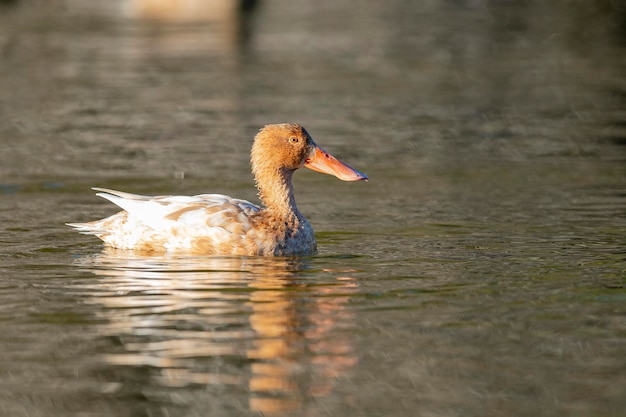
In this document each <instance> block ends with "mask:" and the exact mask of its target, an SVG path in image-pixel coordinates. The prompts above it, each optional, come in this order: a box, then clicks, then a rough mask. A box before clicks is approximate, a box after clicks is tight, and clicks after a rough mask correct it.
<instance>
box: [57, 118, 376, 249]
mask: <svg viewBox="0 0 626 417" xmlns="http://www.w3.org/2000/svg"><path fill="white" fill-rule="evenodd" d="M250 162H251V166H252V174H253V175H254V180H255V184H256V187H257V190H258V197H259V200H260V201H261V203H262V204H261V205H257V204H254V203H251V202H250V201H246V200H241V199H237V198H233V197H229V196H226V195H222V194H200V195H195V196H145V195H138V194H131V193H127V192H122V191H116V190H110V189H107V188H93V190H95V191H97V194H96V195H97V196H99V197H103V198H105V199H107V200H109V201H110V202H112V203H113V204H115V205H117V206H118V207H120V208H121V209H122V211H120V212H118V213H116V214H114V215H112V216H109V217H106V218H104V219H101V220H96V221H92V222H88V223H67V225H68V226H71V227H73V228H75V229H76V230H78V231H79V232H80V233H83V234H88V235H95V236H96V237H98V238H100V239H101V240H102V241H103V242H104V244H105V245H108V246H111V247H113V248H117V249H128V250H135V251H142V252H151V253H154V252H158V253H184V254H191V255H241V256H300V255H303V256H306V255H314V254H316V253H317V242H316V240H315V234H314V232H313V228H312V226H311V224H310V223H309V221H308V220H307V219H306V218H305V217H304V215H303V214H302V213H301V212H300V210H299V209H298V207H297V205H296V200H295V195H294V188H293V183H292V177H293V174H294V172H295V171H296V170H298V169H300V168H302V167H305V168H309V169H311V170H313V171H317V172H321V173H325V174H329V175H333V176H335V177H337V178H339V179H340V180H342V181H367V180H368V177H367V175H365V174H364V173H362V172H360V171H358V170H356V169H354V168H352V167H351V166H349V165H347V164H346V163H344V162H342V161H340V160H339V159H337V158H335V157H334V156H333V155H331V154H330V153H328V152H326V151H325V150H324V149H322V148H321V147H320V146H318V145H317V144H316V143H315V141H314V140H313V138H312V137H311V135H310V134H309V132H307V130H306V129H305V128H304V127H302V126H301V125H299V124H291V123H282V124H269V125H266V126H264V127H263V128H261V129H260V130H259V132H258V133H257V135H256V136H255V137H254V141H253V144H252V150H251V152H250Z"/></svg>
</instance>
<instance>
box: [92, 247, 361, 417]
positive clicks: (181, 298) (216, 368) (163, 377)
mask: <svg viewBox="0 0 626 417" xmlns="http://www.w3.org/2000/svg"><path fill="white" fill-rule="evenodd" d="M80 263H81V265H82V267H84V268H87V269H89V270H90V271H91V272H93V273H94V274H95V275H97V276H98V279H94V280H91V281H90V282H89V284H88V287H83V288H81V289H82V291H81V293H82V294H89V300H90V302H93V303H94V304H97V305H99V306H100V307H97V309H96V310H97V312H98V315H99V319H100V320H101V321H100V322H99V324H98V325H97V332H98V334H99V335H101V336H104V337H106V338H110V339H111V340H114V341H115V343H114V344H113V345H112V346H110V347H107V349H106V353H105V354H104V355H102V356H100V359H102V360H103V361H104V364H105V365H107V366H112V367H115V369H117V370H118V371H119V373H121V374H123V375H125V376H124V378H123V381H122V382H120V384H119V385H117V384H115V386H116V387H117V388H116V390H119V392H120V393H124V395H127V394H128V391H127V390H129V389H135V388H136V389H139V390H141V392H151V393H152V395H153V396H155V398H157V399H158V401H159V407H161V406H162V405H163V401H167V399H168V398H170V397H171V396H173V395H174V394H173V393H175V397H176V398H177V400H176V401H177V403H179V404H180V402H181V401H182V402H184V403H186V405H188V406H195V407H198V409H202V410H206V409H207V404H208V405H210V407H211V409H215V408H218V409H219V404H229V403H230V404H232V402H241V403H243V404H245V403H247V404H248V406H247V407H248V408H249V409H250V410H251V411H256V412H261V413H264V414H274V413H281V412H286V411H295V410H299V409H302V408H305V407H306V406H307V405H306V404H307V399H310V398H319V397H325V396H327V395H329V394H331V393H332V391H333V390H334V388H335V387H336V382H337V379H338V378H339V377H341V376H342V375H344V374H345V373H346V372H347V371H348V370H349V369H350V368H352V367H353V366H354V365H355V363H356V361H357V359H356V357H355V355H354V346H353V345H352V340H351V336H350V335H351V334H350V332H345V329H346V328H350V326H352V325H353V320H354V318H353V316H352V314H351V312H350V311H349V310H348V309H347V308H346V305H347V304H348V302H349V298H350V296H351V294H352V293H353V292H354V291H356V290H357V284H356V281H355V280H354V279H353V278H349V277H337V279H336V280H332V281H329V282H326V283H322V282H319V281H316V283H315V285H313V286H309V285H306V282H307V279H308V278H307V277H308V274H305V275H300V274H298V271H301V270H302V269H303V265H302V264H301V261H300V260H299V259H293V258H292V259H285V258H261V257H254V258H247V257H239V258H236V257H208V258H207V257H185V258H177V257H165V256H163V257H150V256H141V255H140V254H138V253H136V252H128V251H119V250H115V249H112V248H106V249H105V251H103V253H101V254H99V255H97V256H96V257H95V258H83V259H81V261H80ZM103 346H104V345H103ZM142 367H148V368H149V369H150V370H151V371H150V372H145V370H142ZM144 369H145V368H144ZM129 381H132V382H129ZM134 387H135V388H134ZM211 387H213V388H215V389H211ZM224 391H227V392H229V393H230V394H229V396H228V395H227V396H224V395H223V393H224ZM116 392H117V391H114V392H112V394H115V393H116ZM197 392H201V393H202V395H198V396H196V395H195V393H197ZM240 395H241V396H242V397H239V396H240ZM199 399H200V400H199ZM198 401H201V402H200V403H198ZM190 414H193V413H190Z"/></svg>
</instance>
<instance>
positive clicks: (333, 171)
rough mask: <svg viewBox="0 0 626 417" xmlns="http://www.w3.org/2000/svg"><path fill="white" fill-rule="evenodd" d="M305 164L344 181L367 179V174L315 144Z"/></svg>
mask: <svg viewBox="0 0 626 417" xmlns="http://www.w3.org/2000/svg"><path fill="white" fill-rule="evenodd" d="M304 166H305V167H307V168H309V169H312V170H313V171H317V172H322V173H324V174H330V175H334V176H335V177H337V178H339V179H340V180H343V181H367V175H365V174H364V173H362V172H360V171H357V170H356V169H354V168H352V167H351V166H350V165H348V164H344V163H343V162H341V161H340V160H338V159H337V158H335V157H334V156H332V155H331V154H329V153H328V152H326V151H325V150H323V149H322V148H320V147H319V146H315V148H313V150H312V151H311V153H310V155H309V157H308V158H307V159H306V161H305V162H304Z"/></svg>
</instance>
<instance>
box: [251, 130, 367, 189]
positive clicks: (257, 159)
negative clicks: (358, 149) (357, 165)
mask: <svg viewBox="0 0 626 417" xmlns="http://www.w3.org/2000/svg"><path fill="white" fill-rule="evenodd" d="M251 162H252V170H253V172H254V175H255V177H256V178H257V179H258V178H259V177H261V176H263V175H264V174H270V173H276V172H282V173H285V174H287V173H292V172H293V171H295V170H296V169H298V168H301V167H303V166H304V167H306V168H309V169H312V170H313V171H317V172H322V173H324V174H330V175H334V176H335V177H337V178H339V179H340V180H343V181H361V180H363V181H367V179H368V178H367V175H365V174H363V173H362V172H360V171H358V170H356V169H354V168H352V167H351V166H349V165H347V164H345V163H343V162H341V161H339V160H338V159H337V158H335V157H334V156H332V155H331V154H329V153H328V152H326V151H324V150H323V149H322V148H321V147H319V146H318V145H317V144H316V143H315V142H314V141H313V139H312V138H311V135H309V132H307V131H306V129H304V128H303V127H302V126H300V125H298V124H272V125H267V126H265V127H263V128H262V129H261V130H260V131H259V133H258V134H257V135H256V137H255V139H254V144H253V145H252V153H251Z"/></svg>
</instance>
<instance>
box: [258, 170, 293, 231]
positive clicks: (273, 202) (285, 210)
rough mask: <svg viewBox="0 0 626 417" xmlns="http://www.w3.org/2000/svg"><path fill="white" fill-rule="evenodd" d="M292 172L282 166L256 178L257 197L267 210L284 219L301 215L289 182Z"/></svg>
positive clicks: (289, 219) (290, 219) (291, 219)
mask: <svg viewBox="0 0 626 417" xmlns="http://www.w3.org/2000/svg"><path fill="white" fill-rule="evenodd" d="M293 172H294V171H293V170H290V169H284V168H283V169H280V170H278V171H275V172H272V173H271V174H268V175H267V176H266V177H265V176H264V177H263V178H257V188H258V189H259V198H260V199H261V201H262V202H263V204H265V206H266V207H267V210H268V211H270V212H272V214H274V215H275V216H277V217H279V218H280V219H282V220H285V221H295V220H296V219H299V218H300V217H301V215H300V212H299V211H298V207H297V206H296V197H295V195H294V192H293V185H292V183H291V179H292V176H293Z"/></svg>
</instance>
